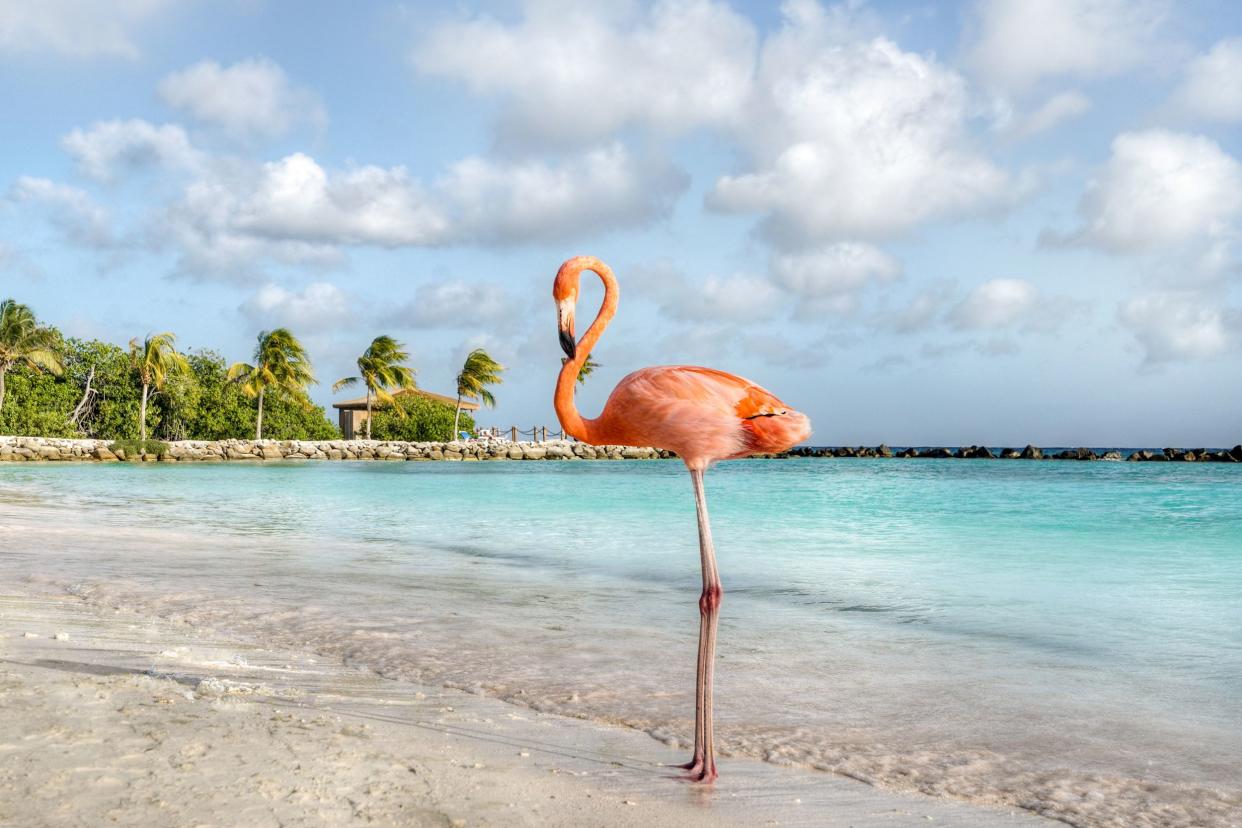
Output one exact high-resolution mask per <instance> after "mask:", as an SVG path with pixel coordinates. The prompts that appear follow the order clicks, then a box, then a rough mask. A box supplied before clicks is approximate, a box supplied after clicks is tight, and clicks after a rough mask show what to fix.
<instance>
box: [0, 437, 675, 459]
mask: <svg viewBox="0 0 1242 828" xmlns="http://www.w3.org/2000/svg"><path fill="white" fill-rule="evenodd" d="M111 444H112V442H111V441H110V440H62V439H55V438H50V437H0V462H2V461H16V462H39V461H44V460H53V461H66V460H68V461H73V460H79V461H87V460H97V461H113V460H150V461H159V462H161V463H178V462H206V463H210V462H223V461H248V460H573V459H581V460H657V459H664V458H669V457H672V456H673V455H672V454H670V453H669V452H667V451H658V450H656V449H651V448H633V447H631V446H588V445H585V444H583V443H575V442H571V441H568V440H552V441H549V442H546V443H510V442H508V441H501V440H493V441H470V442H458V441H454V442H451V443H402V442H386V441H380V440H219V441H215V440H183V441H180V442H172V443H168V444H167V445H168V452H167V453H166V454H164V455H162V456H159V457H156V456H154V455H144V456H142V457H138V458H134V457H125V453H124V452H123V451H120V452H118V453H117V454H114V453H113V452H112V451H111V450H110V449H109V448H108V447H109V446H110V445H111ZM118 455H119V456H118Z"/></svg>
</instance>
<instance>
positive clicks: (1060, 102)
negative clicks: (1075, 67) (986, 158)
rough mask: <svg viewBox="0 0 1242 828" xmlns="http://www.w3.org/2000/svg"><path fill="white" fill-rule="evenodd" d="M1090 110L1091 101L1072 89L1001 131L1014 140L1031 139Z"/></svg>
mask: <svg viewBox="0 0 1242 828" xmlns="http://www.w3.org/2000/svg"><path fill="white" fill-rule="evenodd" d="M1090 109H1091V99H1090V98H1088V97H1087V96H1086V95H1084V94H1082V93H1081V92H1079V91H1078V90H1076V89H1071V90H1068V91H1066V92H1059V93H1057V94H1055V95H1053V96H1052V97H1050V98H1049V99H1048V100H1046V101H1044V102H1043V104H1041V105H1040V106H1039V108H1037V109H1036V110H1035V111H1034V112H1031V113H1029V114H1027V115H1025V116H1022V117H1020V118H1013V119H1010V120H1009V122H1008V123H1005V124H1004V125H1003V126H1002V127H1001V131H1002V132H1003V133H1004V134H1005V135H1006V136H1008V137H1010V138H1013V139H1022V138H1029V137H1030V136H1032V135H1035V134H1036V133H1040V132H1046V131H1047V130H1050V129H1052V128H1053V127H1055V126H1058V125H1060V124H1062V123H1064V122H1065V121H1068V120H1070V119H1073V118H1077V117H1078V116H1079V115H1082V114H1084V113H1085V112H1087V111H1088V110H1090Z"/></svg>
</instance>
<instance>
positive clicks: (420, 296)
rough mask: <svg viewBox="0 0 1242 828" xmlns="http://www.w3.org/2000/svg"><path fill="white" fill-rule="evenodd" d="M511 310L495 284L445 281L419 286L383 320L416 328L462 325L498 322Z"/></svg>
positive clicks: (496, 323) (500, 322)
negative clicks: (409, 297)
mask: <svg viewBox="0 0 1242 828" xmlns="http://www.w3.org/2000/svg"><path fill="white" fill-rule="evenodd" d="M513 311H514V309H513V305H512V302H511V301H510V299H509V296H508V295H507V294H506V292H505V290H504V288H502V287H500V286H499V285H492V284H484V283H478V282H466V281H462V280H448V281H441V282H434V283H431V284H424V285H419V287H418V290H417V292H416V293H415V295H414V299H413V301H411V302H409V303H407V304H405V305H403V306H401V307H399V308H397V309H395V310H393V311H392V312H391V313H389V314H387V315H386V316H385V321H387V322H389V323H391V324H395V325H408V326H413V327H416V328H464V327H472V326H475V325H499V324H502V323H503V322H504V321H505V320H506V319H507V318H510V317H512V316H513Z"/></svg>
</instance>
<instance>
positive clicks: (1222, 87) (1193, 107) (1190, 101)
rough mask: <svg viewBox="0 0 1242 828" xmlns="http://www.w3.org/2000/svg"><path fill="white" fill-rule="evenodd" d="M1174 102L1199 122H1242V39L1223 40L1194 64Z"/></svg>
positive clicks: (1194, 61) (1191, 64) (1193, 62)
mask: <svg viewBox="0 0 1242 828" xmlns="http://www.w3.org/2000/svg"><path fill="white" fill-rule="evenodd" d="M1173 101H1174V104H1175V105H1177V106H1178V107H1179V108H1180V109H1182V110H1183V111H1185V112H1187V113H1189V114H1191V115H1194V116H1196V117H1199V118H1205V119H1207V120H1211V121H1228V122H1237V121H1242V37H1233V38H1228V39H1226V40H1222V41H1220V42H1218V43H1217V44H1216V45H1215V46H1213V47H1212V48H1211V50H1209V51H1208V52H1207V53H1206V54H1203V55H1200V56H1198V57H1197V58H1195V59H1194V60H1192V61H1191V62H1190V64H1189V65H1188V66H1187V67H1186V75H1185V77H1184V78H1183V79H1182V82H1181V85H1180V86H1179V87H1178V88H1177V91H1176V92H1174V93H1173Z"/></svg>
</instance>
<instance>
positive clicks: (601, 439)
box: [552, 256, 811, 782]
mask: <svg viewBox="0 0 1242 828" xmlns="http://www.w3.org/2000/svg"><path fill="white" fill-rule="evenodd" d="M584 270H590V271H594V272H595V273H596V274H597V275H598V276H599V277H600V279H602V280H603V282H604V303H603V305H602V306H601V307H600V310H599V314H598V315H597V316H596V317H595V321H594V322H592V323H591V327H590V328H588V329H587V332H586V333H585V334H583V336H582V339H581V341H579V340H576V339H575V338H574V309H575V308H574V306H575V304H576V303H577V300H578V282H579V279H580V277H581V274H582V271H584ZM619 292H620V290H619V288H618V286H617V280H616V277H614V276H613V275H612V270H611V269H610V268H609V267H608V266H607V265H606V264H604V263H603V262H601V261H600V260H599V259H595V258H592V257H590V256H578V257H575V258H573V259H570V260H569V261H567V262H565V264H563V265H561V269H560V270H559V271H558V272H557V274H556V282H555V283H554V284H553V286H552V298H553V299H554V300H556V312H557V327H558V329H559V331H558V332H559V335H560V340H561V347H562V348H564V349H565V355H566V359H565V361H564V364H563V365H562V366H561V373H560V375H559V376H558V377H557V380H556V395H555V398H554V404H555V406H556V416H557V418H558V419H559V420H560V421H561V427H562V428H564V429H565V432H566V433H568V434H570V435H572V436H574V437H575V438H577V439H579V440H581V441H582V442H584V443H591V444H593V445H626V446H653V447H656V448H662V449H667V450H669V451H672V452H674V453H676V454H677V456H678V457H680V458H681V459H682V461H683V462H684V463H685V464H686V467H687V468H688V469H689V470H690V479H691V481H692V483H693V484H694V506H695V512H696V514H697V516H698V524H699V557H700V563H701V566H702V569H703V592H702V593H701V594H700V595H699V616H700V618H699V653H698V669H697V674H696V676H695V703H694V754H693V756H692V757H691V759H690V761H689V762H687V763H686V764H684V765H682V767H683V768H684V769H685V770H687V771H688V772H689V775H690V778H692V779H694V780H696V781H699V782H711V781H712V780H714V779H715V778H716V776H717V773H716V758H715V748H714V737H713V730H712V680H713V676H714V674H715V660H716V631H717V626H718V623H719V618H720V605H721V601H722V600H723V597H724V589H723V587H722V586H721V583H720V573H719V572H718V571H717V568H716V550H715V547H714V545H713V544H712V529H711V521H710V520H709V519H708V516H707V493H706V491H705V489H704V487H703V473H704V472H705V471H706V470H707V467H708V466H710V465H711V464H712V463H714V462H715V461H717V460H729V459H732V458H736V457H746V456H748V455H751V454H766V453H775V452H781V451H785V450H786V449H789V448H791V447H792V446H794V445H796V444H797V443H799V442H801V441H803V440H805V439H806V438H807V437H809V436H810V434H811V423H810V420H808V419H807V418H806V415H804V414H801V413H799V412H797V411H794V410H793V409H791V408H789V407H788V406H786V405H785V404H784V403H783V402H781V401H780V400H779V399H777V397H776V396H775V395H774V394H772V393H771V392H769V391H766V390H764V389H763V388H761V387H759V386H758V385H755V384H754V383H753V382H751V381H749V380H745V379H742V378H741V377H737V376H734V375H733V374H726V373H725V372H724V371H717V370H715V369H712V368H699V367H697V366H694V365H662V366H658V367H655V368H643V369H642V370H639V371H635V372H634V373H632V374H630V375H629V376H627V377H625V378H624V379H623V380H621V382H619V383H617V387H616V388H614V389H613V392H612V394H611V395H609V397H608V402H607V403H605V404H604V410H603V412H602V413H600V415H599V416H598V417H596V418H594V419H587V418H584V417H583V416H582V415H581V414H580V413H578V408H577V406H576V405H575V404H574V388H575V386H576V385H577V382H576V380H577V376H578V371H579V369H581V368H582V365H583V363H585V362H586V359H587V357H589V356H590V354H591V349H592V348H594V347H595V343H597V342H598V341H599V338H600V336H601V335H602V334H603V332H604V329H605V328H606V327H608V322H609V320H611V319H612V317H613V315H614V314H616V311H617V301H618V296H619Z"/></svg>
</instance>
